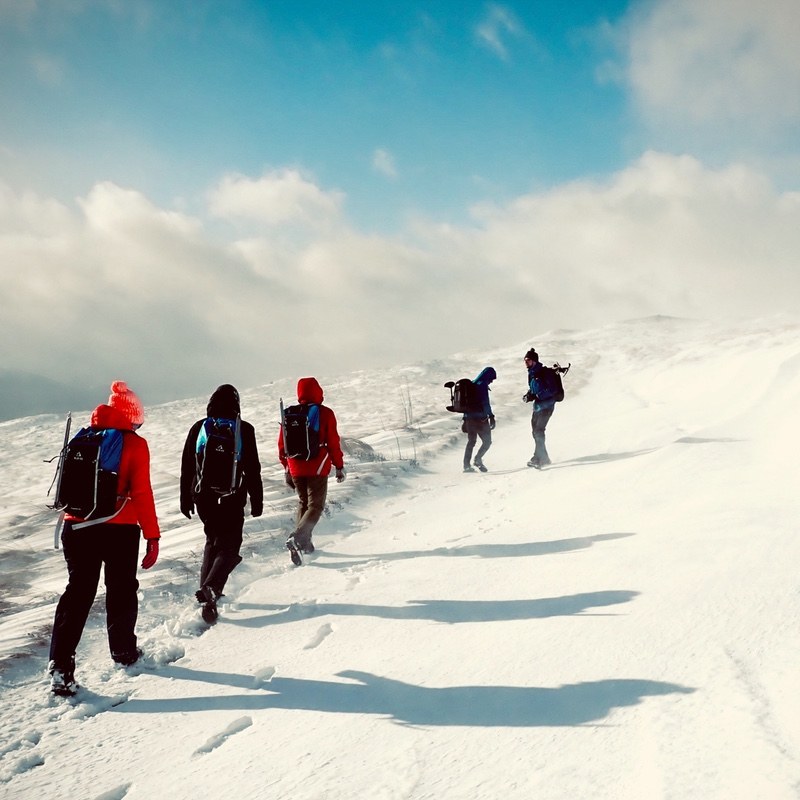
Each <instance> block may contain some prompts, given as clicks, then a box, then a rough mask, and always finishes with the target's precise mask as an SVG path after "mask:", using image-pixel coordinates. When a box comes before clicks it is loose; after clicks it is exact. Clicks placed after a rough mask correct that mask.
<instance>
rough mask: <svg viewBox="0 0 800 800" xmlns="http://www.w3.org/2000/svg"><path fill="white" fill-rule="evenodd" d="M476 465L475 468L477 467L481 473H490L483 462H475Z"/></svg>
mask: <svg viewBox="0 0 800 800" xmlns="http://www.w3.org/2000/svg"><path fill="white" fill-rule="evenodd" d="M474 463H475V466H476V467H477V468H478V469H479V470H480V471H481V472H488V471H489V470H487V469H486V467H485V466H484V464H483V461H475V462H474Z"/></svg>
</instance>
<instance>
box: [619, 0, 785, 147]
mask: <svg viewBox="0 0 800 800" xmlns="http://www.w3.org/2000/svg"><path fill="white" fill-rule="evenodd" d="M623 35H624V48H625V52H626V58H627V81H628V83H629V85H630V87H631V89H632V91H633V94H634V97H635V99H636V101H637V103H638V105H639V107H640V108H641V110H642V111H643V113H644V114H645V116H646V118H647V119H649V120H650V121H651V122H652V123H653V124H654V125H662V124H667V125H670V126H675V125H683V126H688V127H700V128H702V127H705V126H710V127H713V128H714V130H716V131H724V132H725V133H726V134H728V133H732V134H733V135H734V136H736V135H737V134H738V133H739V131H738V130H735V129H734V130H731V126H732V125H736V126H738V127H739V128H741V127H742V126H744V127H745V128H746V129H747V131H752V132H760V131H770V130H773V129H775V128H780V127H781V126H785V125H787V124H789V125H797V123H798V122H799V121H800V3H798V2H797V0H763V2H760V3H752V2H750V0H725V2H697V1H696V0H656V2H652V3H648V4H646V5H641V6H637V7H635V10H634V12H633V13H632V15H631V16H630V17H629V18H628V20H627V21H626V23H625V26H624V29H623Z"/></svg>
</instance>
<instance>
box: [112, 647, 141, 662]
mask: <svg viewBox="0 0 800 800" xmlns="http://www.w3.org/2000/svg"><path fill="white" fill-rule="evenodd" d="M143 655H144V652H143V651H142V648H141V647H137V648H136V649H135V650H128V651H126V652H124V653H112V654H111V658H112V659H113V660H114V663H115V664H119V665H120V666H123V667H130V666H132V665H133V664H135V663H136V662H137V661H138V660H139V659H140V658H141V657H142V656H143Z"/></svg>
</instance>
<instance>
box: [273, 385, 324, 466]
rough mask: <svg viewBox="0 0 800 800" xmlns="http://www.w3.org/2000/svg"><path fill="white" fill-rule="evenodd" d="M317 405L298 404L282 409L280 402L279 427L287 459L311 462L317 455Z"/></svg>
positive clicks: (318, 411) (318, 416) (318, 443)
mask: <svg viewBox="0 0 800 800" xmlns="http://www.w3.org/2000/svg"><path fill="white" fill-rule="evenodd" d="M319 418H320V410H319V405H317V404H316V403H299V404H298V405H295V406H289V407H288V408H284V407H283V400H281V425H282V426H283V449H284V452H285V453H286V457H287V458H296V459H298V460H299V461H313V459H315V458H316V457H317V455H319V446H320V441H319Z"/></svg>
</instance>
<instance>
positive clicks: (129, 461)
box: [48, 381, 161, 695]
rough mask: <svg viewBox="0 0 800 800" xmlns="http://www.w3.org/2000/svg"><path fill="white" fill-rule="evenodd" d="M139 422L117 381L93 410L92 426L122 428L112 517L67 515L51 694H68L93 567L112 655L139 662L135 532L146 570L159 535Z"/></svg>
mask: <svg viewBox="0 0 800 800" xmlns="http://www.w3.org/2000/svg"><path fill="white" fill-rule="evenodd" d="M143 422H144V409H143V407H142V404H141V401H140V400H139V398H138V397H137V396H136V394H135V393H134V392H132V391H131V390H130V389H129V388H128V386H127V385H126V384H125V382H124V381H115V382H114V383H113V384H112V385H111V395H110V397H109V399H108V405H99V406H98V407H97V408H96V409H95V410H94V412H93V413H92V418H91V426H92V427H93V428H113V429H117V430H120V431H124V434H123V444H122V455H121V459H120V465H119V478H118V480H117V509H116V511H115V513H114V515H113V517H112V518H111V519H106V520H104V521H100V522H97V523H93V524H90V525H87V526H85V527H81V528H80V529H79V530H76V529H75V526H76V525H78V524H79V523H81V522H84V520H82V519H81V518H79V517H76V516H74V515H70V514H67V515H65V518H64V529H63V532H62V534H61V543H62V546H63V549H64V559H65V560H66V562H67V571H68V573H69V579H68V582H67V587H66V589H65V590H64V594H62V595H61V599H60V600H59V601H58V606H57V607H56V613H55V619H54V621H53V633H52V637H51V640H50V662H49V664H48V672H49V674H50V679H51V691H52V692H53V693H54V694H61V695H70V694H74V693H75V691H76V690H77V688H78V686H77V684H76V683H75V676H74V672H75V651H76V650H77V647H78V643H79V642H80V639H81V636H82V634H83V629H84V626H85V625H86V620H87V619H88V616H89V611H90V610H91V607H92V603H93V602H94V598H95V595H96V594H97V586H98V583H99V580H100V570H101V568H103V569H104V575H105V585H106V627H107V630H108V646H109V649H110V651H111V658H112V659H113V660H114V661H115V662H116V663H117V664H121V665H123V666H129V665H131V664H133V663H134V662H136V661H138V660H139V658H140V656H141V655H142V651H141V650H140V649H139V648H138V647H137V645H136V634H135V632H134V628H135V626H136V618H137V616H138V613H139V599H138V596H137V590H138V588H139V581H138V580H137V579H136V564H137V561H138V554H139V535H140V533H141V534H142V535H143V536H144V539H145V541H146V542H147V549H146V553H145V556H144V559H143V560H142V567H143V568H144V569H150V567H152V566H153V565H154V564H155V563H156V560H157V559H158V542H159V538H160V536H161V533H160V531H159V526H158V518H157V517H156V509H155V502H154V500H153V489H152V486H151V484H150V450H149V448H148V446H147V442H146V441H145V440H144V439H143V438H142V437H141V436H139V435H138V434H137V433H135V431H136V430H137V429H138V428H139V427H140V426H141V425H142V423H143Z"/></svg>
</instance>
